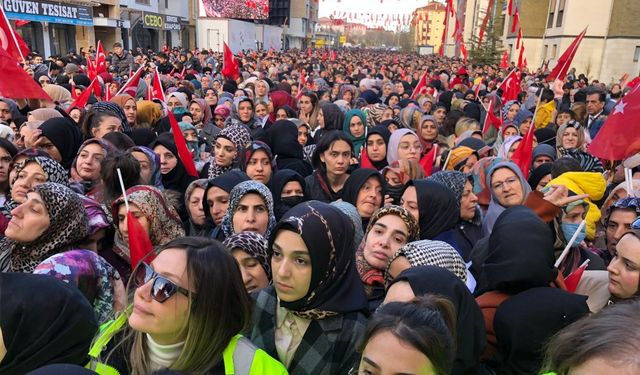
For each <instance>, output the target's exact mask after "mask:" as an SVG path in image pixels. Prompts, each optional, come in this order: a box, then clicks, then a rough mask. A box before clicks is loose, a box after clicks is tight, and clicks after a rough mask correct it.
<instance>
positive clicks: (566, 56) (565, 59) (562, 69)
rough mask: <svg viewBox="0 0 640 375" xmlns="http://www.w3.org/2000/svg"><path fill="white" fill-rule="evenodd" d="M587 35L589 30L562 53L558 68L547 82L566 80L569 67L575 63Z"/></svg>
mask: <svg viewBox="0 0 640 375" xmlns="http://www.w3.org/2000/svg"><path fill="white" fill-rule="evenodd" d="M586 33H587V28H586V27H585V28H584V30H582V32H581V33H580V34H579V35H578V36H577V37H576V38H575V39H574V40H573V42H571V44H570V45H569V47H567V49H566V50H565V51H564V53H562V56H560V57H559V58H558V62H557V63H556V66H555V67H554V68H553V70H552V71H551V73H549V75H548V76H547V82H551V81H554V80H556V79H559V80H561V81H563V80H564V77H566V76H567V72H568V71H569V67H570V66H571V62H572V61H573V57H574V56H575V55H576V51H577V50H578V47H580V43H581V42H582V39H583V38H584V34H586Z"/></svg>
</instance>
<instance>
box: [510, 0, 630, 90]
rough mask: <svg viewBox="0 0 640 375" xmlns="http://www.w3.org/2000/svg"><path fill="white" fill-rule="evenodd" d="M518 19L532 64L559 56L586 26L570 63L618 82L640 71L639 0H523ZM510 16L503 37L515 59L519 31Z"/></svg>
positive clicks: (592, 75)
mask: <svg viewBox="0 0 640 375" xmlns="http://www.w3.org/2000/svg"><path fill="white" fill-rule="evenodd" d="M516 4H518V8H519V12H520V22H521V25H522V31H523V40H524V43H525V54H524V56H525V57H526V58H527V61H528V62H529V67H530V68H533V69H536V68H538V67H540V66H541V65H542V64H543V63H546V62H548V63H549V67H550V68H553V67H554V65H555V63H556V62H557V59H558V58H559V57H560V55H562V53H563V52H564V51H565V50H566V49H567V47H568V46H569V45H570V44H571V42H572V41H573V40H574V39H575V37H576V36H577V35H578V34H580V32H581V31H582V30H583V29H584V28H585V27H587V26H588V28H587V32H586V34H585V37H584V39H583V40H582V43H581V45H580V47H579V49H578V51H577V53H576V55H575V57H574V59H573V63H572V67H575V68H576V71H577V72H578V73H584V74H585V75H587V76H588V77H589V78H590V79H599V80H600V81H602V82H605V83H612V82H617V80H618V79H619V78H620V77H621V76H622V75H624V74H625V73H628V74H629V75H630V76H637V75H639V74H640V61H639V60H640V21H638V20H639V19H640V1H637V0H519V1H516ZM511 22H513V20H512V18H510V19H509V20H508V22H505V27H504V40H505V43H504V45H505V47H506V48H507V51H508V52H510V53H511V60H514V57H515V59H517V52H516V51H515V43H516V38H517V35H515V34H514V33H511Z"/></svg>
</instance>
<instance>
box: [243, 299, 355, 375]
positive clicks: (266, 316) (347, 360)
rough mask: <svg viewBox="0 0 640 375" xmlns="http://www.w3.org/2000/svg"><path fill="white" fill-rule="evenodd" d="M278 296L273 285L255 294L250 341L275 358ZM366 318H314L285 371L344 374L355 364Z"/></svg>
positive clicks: (303, 374) (310, 374)
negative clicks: (357, 347) (357, 346)
mask: <svg viewBox="0 0 640 375" xmlns="http://www.w3.org/2000/svg"><path fill="white" fill-rule="evenodd" d="M277 303H278V299H277V298H276V294H275V290H274V288H273V286H269V287H267V288H265V289H263V290H262V291H260V294H259V295H258V297H257V301H256V305H255V308H254V311H253V323H254V325H253V331H252V333H251V341H252V342H253V343H254V344H255V345H256V346H258V347H259V348H261V349H263V350H264V351H266V352H267V353H268V354H269V355H270V356H272V357H273V358H276V359H278V352H277V350H276V344H275V335H276V310H277ZM366 321H367V320H366V318H365V316H364V315H363V314H362V313H360V312H354V313H347V314H340V315H338V316H333V317H329V318H326V319H320V320H314V321H312V322H311V324H310V325H309V328H308V329H307V331H306V332H305V334H304V336H303V337H302V341H301V342H300V346H298V349H297V350H296V353H295V355H294V357H293V360H292V362H291V365H290V366H289V368H288V370H289V373H290V374H292V375H343V374H347V373H349V370H351V368H352V367H356V366H358V362H359V360H360V354H359V353H358V352H357V351H356V345H357V343H358V342H359V339H360V338H361V335H362V334H364V330H365V325H366Z"/></svg>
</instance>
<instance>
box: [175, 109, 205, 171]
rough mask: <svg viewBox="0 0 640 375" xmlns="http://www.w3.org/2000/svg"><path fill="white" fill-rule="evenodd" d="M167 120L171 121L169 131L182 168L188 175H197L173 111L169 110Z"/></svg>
mask: <svg viewBox="0 0 640 375" xmlns="http://www.w3.org/2000/svg"><path fill="white" fill-rule="evenodd" d="M169 122H170V123H171V132H172V133H173V139H174V140H175V141H176V148H177V149H178V156H179V157H180V160H181V161H182V165H184V168H185V169H186V170H187V173H188V174H189V175H190V176H193V177H198V171H197V170H196V165H195V164H194V162H193V156H192V155H191V152H190V151H189V149H188V148H187V141H186V140H185V139H184V135H183V134H182V130H181V129H180V125H178V121H176V118H175V116H173V113H171V112H169Z"/></svg>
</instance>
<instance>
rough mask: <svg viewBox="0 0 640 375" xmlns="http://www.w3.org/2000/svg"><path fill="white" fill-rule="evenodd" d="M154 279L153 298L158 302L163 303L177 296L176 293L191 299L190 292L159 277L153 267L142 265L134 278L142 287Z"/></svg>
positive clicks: (137, 284)
mask: <svg viewBox="0 0 640 375" xmlns="http://www.w3.org/2000/svg"><path fill="white" fill-rule="evenodd" d="M152 279H153V286H152V288H151V298H153V299H154V300H156V301H157V302H160V303H163V302H164V301H166V300H168V299H169V298H171V296H173V295H174V294H176V292H180V293H181V294H183V295H185V296H187V297H189V291H188V290H186V289H185V288H183V287H181V286H178V285H176V284H174V283H173V281H171V280H169V279H167V278H166V277H164V276H161V275H158V274H157V273H156V272H155V271H154V270H153V269H151V267H149V265H148V264H145V263H141V264H140V266H138V269H137V270H136V274H135V278H134V280H135V283H136V286H137V287H141V286H143V285H145V284H146V283H148V282H149V281H150V280H152ZM191 295H192V296H193V297H195V294H194V293H191Z"/></svg>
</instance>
